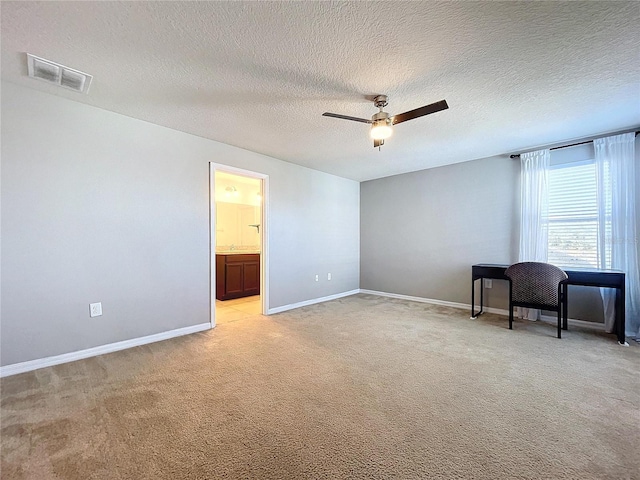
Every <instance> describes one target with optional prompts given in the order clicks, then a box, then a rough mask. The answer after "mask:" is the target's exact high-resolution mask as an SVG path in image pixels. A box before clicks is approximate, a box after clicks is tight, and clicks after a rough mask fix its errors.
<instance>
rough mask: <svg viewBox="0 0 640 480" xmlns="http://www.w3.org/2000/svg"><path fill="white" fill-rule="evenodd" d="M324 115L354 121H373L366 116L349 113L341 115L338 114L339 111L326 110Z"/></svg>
mask: <svg viewBox="0 0 640 480" xmlns="http://www.w3.org/2000/svg"><path fill="white" fill-rule="evenodd" d="M322 116H323V117H333V118H342V119H343V120H353V121H354V122H362V123H371V120H367V119H366V118H358V117H350V116H348V115H340V114H337V113H329V112H324V113H323V114H322Z"/></svg>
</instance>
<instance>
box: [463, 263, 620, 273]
mask: <svg viewBox="0 0 640 480" xmlns="http://www.w3.org/2000/svg"><path fill="white" fill-rule="evenodd" d="M472 266H473V267H493V268H505V269H506V268H509V267H510V265H507V264H502V263H476V264H475V265H472ZM558 268H561V269H562V270H564V271H565V272H567V273H569V272H570V271H571V272H589V273H615V274H620V273H622V274H624V272H623V271H622V270H613V269H606V268H586V267H570V268H568V267H558Z"/></svg>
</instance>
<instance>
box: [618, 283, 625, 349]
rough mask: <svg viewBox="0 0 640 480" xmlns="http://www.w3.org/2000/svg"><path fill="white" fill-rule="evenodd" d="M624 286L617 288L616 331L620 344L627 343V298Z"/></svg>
mask: <svg viewBox="0 0 640 480" xmlns="http://www.w3.org/2000/svg"><path fill="white" fill-rule="evenodd" d="M624 290H625V289H624V288H616V314H615V315H616V319H615V332H616V335H617V337H618V343H620V345H626V344H627V341H626V339H625V333H624V330H625V298H624Z"/></svg>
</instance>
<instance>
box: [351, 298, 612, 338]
mask: <svg viewBox="0 0 640 480" xmlns="http://www.w3.org/2000/svg"><path fill="white" fill-rule="evenodd" d="M360 293H368V294H371V295H378V296H381V297H390V298H400V299H402V300H409V301H412V302H421V303H430V304H433V305H443V306H445V307H453V308H462V309H465V310H469V311H471V305H469V304H467V303H458V302H447V301H445V300H436V299H434V298H425V297H412V296H409V295H400V294H398V293H387V292H377V291H375V290H364V289H360ZM476 308H478V306H477V305H476ZM482 313H493V314H495V315H502V316H505V317H508V316H509V310H505V309H502V308H493V307H483V309H482ZM541 321H543V322H546V323H553V324H557V322H558V318H557V317H553V316H550V315H541ZM567 322H568V323H569V325H575V326H576V327H585V328H591V329H593V330H602V331H604V330H605V328H604V323H595V322H586V321H584V320H577V319H573V318H569V319H567Z"/></svg>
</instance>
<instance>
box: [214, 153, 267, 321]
mask: <svg viewBox="0 0 640 480" xmlns="http://www.w3.org/2000/svg"><path fill="white" fill-rule="evenodd" d="M209 180H210V191H211V194H210V202H211V205H210V207H211V211H210V219H211V220H210V222H211V245H210V251H211V326H212V327H214V326H216V325H217V324H222V323H228V322H233V321H238V320H241V319H242V318H246V317H247V316H251V315H254V316H255V315H259V314H265V313H266V312H267V311H268V305H267V298H268V296H267V292H268V285H267V278H268V275H267V269H268V262H267V258H268V256H267V255H268V245H267V215H266V213H267V202H268V194H267V193H268V176H267V175H263V174H260V173H257V172H251V171H248V170H241V169H238V168H234V167H229V166H225V165H219V164H214V163H211V168H210V179H209Z"/></svg>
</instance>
